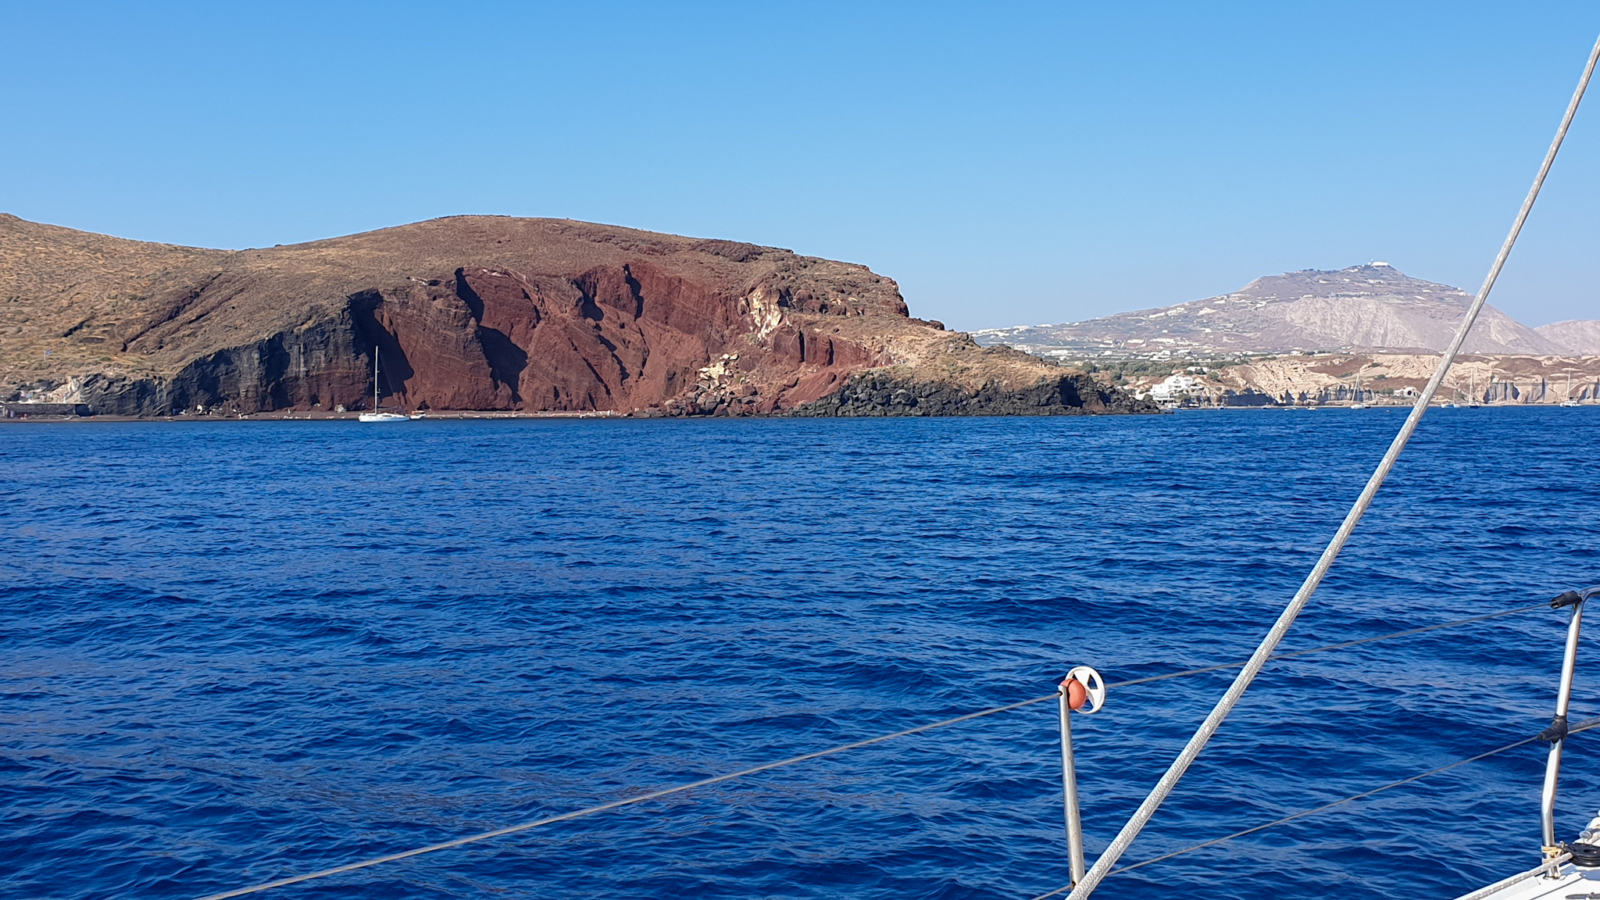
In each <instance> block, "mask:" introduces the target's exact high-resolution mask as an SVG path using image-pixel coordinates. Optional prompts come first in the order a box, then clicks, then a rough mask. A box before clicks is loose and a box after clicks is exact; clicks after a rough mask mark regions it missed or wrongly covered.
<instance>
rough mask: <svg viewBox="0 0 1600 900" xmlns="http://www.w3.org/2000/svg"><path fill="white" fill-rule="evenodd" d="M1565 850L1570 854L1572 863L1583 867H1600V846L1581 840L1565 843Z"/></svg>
mask: <svg viewBox="0 0 1600 900" xmlns="http://www.w3.org/2000/svg"><path fill="white" fill-rule="evenodd" d="M1566 847H1567V852H1568V853H1571V854H1572V864H1573V865H1575V866H1581V867H1583V868H1585V869H1593V868H1596V867H1600V847H1596V846H1595V845H1594V844H1585V843H1582V842H1579V843H1576V844H1567V845H1566Z"/></svg>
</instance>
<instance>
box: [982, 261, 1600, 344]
mask: <svg viewBox="0 0 1600 900" xmlns="http://www.w3.org/2000/svg"><path fill="white" fill-rule="evenodd" d="M1471 302H1472V297H1471V296H1470V295H1468V294H1467V293H1466V292H1465V291H1463V290H1461V289H1460V288H1455V287H1451V286H1449V285H1446V284H1436V283H1434V282H1432V281H1423V280H1422V279H1420V278H1412V277H1411V276H1409V275H1406V274H1405V273H1404V272H1401V271H1400V270H1399V269H1396V268H1395V267H1394V266H1391V265H1389V264H1388V263H1382V262H1375V263H1372V264H1370V265H1365V266H1351V267H1350V268H1347V269H1339V270H1337V271H1321V270H1314V269H1307V270H1304V271H1301V272H1289V273H1286V274H1283V275H1270V276H1267V277H1265V278H1258V279H1256V280H1255V281H1252V282H1250V283H1249V284H1248V285H1246V286H1245V287H1244V288H1242V289H1241V290H1239V291H1237V292H1235V293H1232V294H1224V295H1222V296H1220V297H1210V298H1207V299H1205V300H1194V301H1191V302H1188V303H1180V304H1178V305H1177V306H1168V307H1163V308H1160V309H1146V310H1140V311H1138V312H1128V313H1118V314H1117V315H1113V316H1106V317H1104V318H1100V319H1091V320H1089V321H1086V322H1069V323H1066V324H1062V325H1031V326H1016V327H1012V328H997V329H988V330H984V331H978V332H974V333H973V336H974V337H975V338H976V339H977V340H978V341H979V342H980V343H984V344H1001V343H1003V344H1010V345H1011V346H1013V347H1016V348H1018V349H1023V350H1030V351H1033V352H1044V353H1054V354H1055V355H1068V354H1079V353H1083V354H1089V355H1097V354H1106V355H1110V354H1134V355H1149V354H1154V353H1159V352H1160V351H1163V350H1171V351H1174V352H1178V351H1183V352H1286V351H1293V350H1305V351H1313V350H1394V351H1429V350H1433V351H1437V350H1442V349H1443V348H1444V347H1445V346H1446V345H1447V344H1448V343H1449V342H1450V337H1451V335H1452V334H1453V333H1454V331H1455V328H1456V325H1457V323H1458V322H1459V321H1460V319H1461V314H1462V313H1463V312H1464V311H1465V310H1466V308H1467V306H1468V305H1469V304H1470V303H1471ZM1580 344H1581V345H1582V346H1585V347H1588V348H1590V349H1588V350H1585V351H1583V352H1600V323H1595V322H1567V323H1560V324H1559V325H1550V326H1546V328H1545V329H1537V330H1536V329H1533V328H1529V327H1528V326H1526V325H1523V324H1521V323H1520V322H1517V321H1516V320H1515V319H1512V318H1511V317H1510V316H1508V315H1506V314H1505V313H1503V312H1501V311H1500V310H1498V309H1495V308H1494V307H1492V306H1490V307H1487V308H1485V309H1484V311H1483V313H1482V314H1481V315H1480V316H1479V318H1478V322H1477V324H1476V325H1474V326H1473V329H1472V334H1471V336H1470V337H1469V338H1468V339H1467V344H1466V350H1467V352H1469V353H1498V354H1506V353H1516V354H1535V355H1559V354H1563V353H1573V352H1577V351H1575V350H1574V349H1572V348H1573V347H1575V346H1578V345H1580Z"/></svg>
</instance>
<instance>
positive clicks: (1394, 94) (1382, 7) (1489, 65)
mask: <svg viewBox="0 0 1600 900" xmlns="http://www.w3.org/2000/svg"><path fill="white" fill-rule="evenodd" d="M1597 32H1600V5H1597V4H1593V3H1590V2H1551V3H1538V2H1531V3H1527V4H1522V5H1518V6H1517V7H1516V8H1515V9H1513V8H1512V7H1509V6H1507V5H1505V4H1503V3H1493V4H1491V3H1476V2H1470V0H1464V2H1450V3H1429V2H1418V3H1392V2H1391V3H1363V2H1340V3H1331V2H1330V3H1311V2H1287V3H1285V2H1275V3H1248V2H1237V3H1140V2H1127V3H1105V2H1100V3H1087V2H1054V3H1038V4H1033V3H1003V4H982V3H970V2H969V3H949V4H946V3H940V2H924V3H915V4H912V3H907V4H896V3H888V2H880V3H871V2H859V0H858V2H853V3H795V4H761V3H748V2H745V3H727V4H715V3H649V4H643V3H641V4H631V3H614V2H603V0H601V2H590V3H571V2H564V3H552V4H541V3H516V4H513V3H506V4H490V3H475V2H470V0H459V2H452V3H436V4H413V3H404V2H393V3H386V4H360V3H340V2H326V3H317V4H297V3H271V4H268V3H257V4H219V3H196V4H172V3H161V2H148V3H141V4H103V5H102V4H86V3H76V4H74V3H24V2H16V0H0V41H3V42H4V46H5V63H4V66H3V67H0V114H3V115H4V117H5V122H6V124H7V127H6V129H5V132H4V134H5V136H4V138H3V139H0V211H3V212H10V213H13V214H15V215H18V216H21V217H23V218H25V219H31V220H35V221H42V222H49V223H52V224H57V225H65V226H68V227H72V228H79V229H84V230H87V231H96V232H102V233H108V234H114V235H117V236H121V237H128V238H135V239H140V240H155V241H166V242H170V243H180V244H194V245H200V246H207V247H227V248H242V247H255V246H270V245H272V244H279V243H294V242H298V241H306V240H314V239H318V238H324V237H332V236H336V235H340V234H348V233H353V232H358V231H366V230H370V229H374V228H381V227H386V226H390V225H397V224H402V223H406V222H412V221H418V220H421V219H428V218H432V217H435V216H443V215H454V214H462V213H492V214H504V215H514V216H551V217H561V218H573V219H581V220H586V221H594V222H605V223H610V224H616V225H627V226H631V227H636V228H645V229H650V230H655V231H666V232H673V233H678V234H689V235H695V236H705V237H721V238H729V239H733V240H741V241H750V242H753V243H759V244H767V245H773V246H779V247H786V248H790V249H793V250H795V251H797V252H799V253H803V254H807V255H813V256H823V257H829V258H833V259H843V260H848V261H851V262H858V263H862V264H865V265H867V266H870V267H871V268H872V269H873V270H874V271H876V272H879V273H881V274H884V275H887V276H890V277H892V278H894V279H896V280H897V281H898V282H899V284H900V286H901V290H902V292H903V293H904V294H905V297H906V300H907V302H908V303H909V304H910V306H911V310H912V314H913V315H918V316H922V317H925V318H935V319H940V320H942V321H944V322H946V323H947V324H948V325H950V326H951V327H955V328H962V329H976V328H989V327H1001V326H1005V325H1013V324H1031V323H1043V322H1061V321H1071V320H1079V319H1084V318H1089V317H1093V316H1097V315H1105V314H1110V313H1113V312H1118V311H1123V310H1130V309H1138V308H1144V307H1151V306H1163V305H1167V304H1171V303H1178V302H1182V301H1186V300H1193V299H1198V298H1201V297H1207V296H1211V295H1214V294H1219V293H1225V292H1227V291H1230V290H1234V289H1237V288H1239V287H1241V286H1243V285H1244V284H1246V283H1247V282H1249V281H1250V280H1252V279H1254V278H1256V277H1258V276H1261V275H1266V274H1274V273H1278V272H1284V271H1290V270H1296V269H1304V268H1340V267H1344V266H1348V265H1355V264H1360V263H1365V262H1368V261H1371V260H1380V259H1381V260H1386V261H1388V262H1390V263H1392V264H1394V265H1395V266H1397V267H1398V268H1400V269H1401V270H1402V271H1405V272H1407V273H1408V274H1411V275H1415V276H1417V277H1421V278H1427V279H1429V280H1433V281H1441V282H1445V283H1448V284H1454V285H1458V286H1461V287H1463V288H1466V289H1467V290H1469V291H1472V290H1475V289H1476V288H1477V286H1478V284H1479V283H1480V282H1481V281H1482V279H1483V276H1484V274H1485V273H1486V272H1487V270H1488V267H1489V263H1490V261H1491V259H1492V258H1493V256H1494V253H1495V251H1496V250H1497V249H1498V247H1499V243H1500V241H1501V240H1502V238H1503V237H1504V236H1505V233H1506V230H1507V228H1508V227H1509V225H1510V222H1511V218H1512V216H1513V214H1514V213H1515V211H1516V207H1517V205H1518V204H1519V203H1520V202H1521V199H1522V197H1523V195H1524V194H1525V193H1526V191H1527V189H1528V185H1529V183H1530V182H1531V181H1532V177H1533V175H1534V172H1535V171H1536V169H1537V167H1538V163H1539V160H1540V158H1541V156H1542V155H1543V152H1544V149H1545V147H1546V146H1547V145H1548V143H1549V141H1550V138H1551V136H1552V134H1553V133H1554V131H1555V127H1556V125H1557V123H1558V121H1559V119H1560V116H1561V112H1562V110H1563V108H1564V107H1565V104H1566V102H1567V99H1568V97H1569V96H1570V94H1571V92H1572V88H1573V87H1574V85H1575V84H1576V83H1577V79H1578V75H1579V73H1580V70H1581V68H1582V65H1583V62H1584V59H1585V57H1586V55H1587V53H1588V51H1589V48H1590V47H1591V46H1592V45H1593V43H1594V40H1595V37H1596V34H1597ZM1597 199H1600V86H1597V87H1596V89H1595V91H1594V92H1593V94H1592V95H1591V96H1590V98H1589V102H1588V105H1587V106H1586V108H1585V109H1583V110H1580V112H1579V115H1578V119H1577V123H1576V124H1575V125H1574V127H1573V129H1572V132H1571V134H1570V136H1569V137H1568V140H1567V144H1566V146H1565V147H1564V149H1563V151H1562V157H1561V158H1560V159H1559V160H1558V162H1557V164H1556V168H1555V170H1554V172H1553V173H1552V175H1551V177H1550V180H1549V181H1548V182H1547V184H1546V188H1545V193H1544V195H1543V197H1542V198H1541V200H1540V205H1539V206H1538V207H1537V208H1536V209H1535V211H1534V214H1533V217H1532V219H1531V220H1530V222H1529V225H1528V227H1527V229H1526V230H1525V231H1524V233H1523V237H1522V240H1521V242H1520V243H1519V244H1518V247H1517V250H1516V252H1515V253H1514V254H1513V255H1512V258H1511V262H1510V264H1509V265H1508V266H1507V268H1506V272H1505V275H1504V276H1503V277H1502V279H1501V282H1500V285H1499V287H1497V288H1496V292H1495V295H1494V297H1493V300H1492V302H1493V303H1494V304H1495V305H1497V306H1499V307H1500V308H1502V309H1504V310H1506V311H1507V312H1508V313H1510V314H1511V315H1513V316H1514V317H1516V318H1518V319H1519V320H1521V321H1523V322H1526V323H1528V324H1531V325H1539V324H1544V323H1546V322H1551V321H1558V320H1563V319H1574V318H1600V304H1597V303H1596V301H1597V299H1600V289H1597V285H1600V253H1597V252H1596V247H1597V241H1596V238H1597V237H1600V227H1597V226H1600V214H1597V212H1596V209H1597V206H1596V202H1595V201H1596V200H1597Z"/></svg>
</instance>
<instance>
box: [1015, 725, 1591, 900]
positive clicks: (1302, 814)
mask: <svg viewBox="0 0 1600 900" xmlns="http://www.w3.org/2000/svg"><path fill="white" fill-rule="evenodd" d="M1597 726H1600V718H1596V719H1588V720H1585V721H1584V722H1581V723H1579V724H1578V725H1575V726H1573V727H1572V728H1570V729H1568V730H1567V735H1568V736H1571V735H1574V734H1578V733H1580V732H1584V731H1588V730H1590V729H1591V728H1595V727H1597ZM1537 740H1539V736H1538V735H1534V736H1532V737H1525V738H1523V739H1522V740H1520V741H1512V742H1511V743H1509V744H1506V745H1504V746H1500V747H1496V748H1494V749H1493V750H1485V751H1484V752H1482V753H1479V754H1477V755H1476V756H1469V757H1467V758H1466V759H1458V760H1456V761H1455V762H1453V763H1446V764H1444V765H1442V766H1439V767H1438V768H1434V769H1429V770H1428V771H1426V772H1418V773H1417V774H1415V775H1411V776H1408V777H1406V778H1401V779H1399V780H1397V781H1391V782H1389V783H1388V784H1385V785H1380V786H1378V787H1375V788H1370V789H1368V790H1365V791H1362V792H1361V793H1359V794H1351V795H1350V796H1348V797H1341V798H1340V799H1338V800H1332V801H1329V802H1327V803H1324V804H1322V805H1320V806H1313V807H1311V808H1310V809H1302V810H1300V811H1299V812H1297V813H1291V814H1290V815H1287V816H1284V817H1283V818H1281V819H1273V820H1272V821H1271V822H1265V823H1262V824H1260V825H1255V826H1252V827H1250V828H1246V829H1244V830H1242V831H1235V832H1233V833H1232V834H1225V835H1223V836H1222V837H1218V838H1212V839H1211V840H1208V841H1201V842H1200V843H1198V844H1191V845H1189V846H1187V847H1184V848H1182V849H1181V850H1173V851H1172V852H1170V853H1163V854H1161V855H1160V856H1152V857H1151V858H1149V859H1142V860H1140V861H1138V862H1136V863H1132V864H1130V865H1126V866H1122V867H1120V868H1116V869H1112V870H1111V871H1110V872H1108V873H1107V877H1109V876H1111V875H1120V874H1122V873H1123V872H1132V871H1133V870H1134V869H1142V868H1144V867H1145V866H1149V865H1154V864H1156V863H1158V862H1165V861H1167V860H1169V859H1172V858H1174V857H1178V856H1183V855H1185V854H1187V853H1193V852H1195V851H1196V850H1204V849H1206V848H1207V847H1215V846H1217V845H1218V844H1225V843H1227V842H1228V841H1231V840H1233V839H1234V838H1241V837H1244V836H1245V835H1250V834H1255V833H1256V832H1258V831H1266V830H1267V829H1268V828H1276V827H1277V826H1279V825H1287V824H1288V823H1290V822H1293V821H1296V820H1298V819H1304V818H1306V817H1307V816H1312V815H1316V814H1317V813H1320V812H1325V811H1327V810H1330V809H1333V808H1334V807H1336V806H1342V805H1344V804H1346V803H1351V802H1354V801H1356V800H1364V799H1366V798H1368V797H1371V796H1373V795H1375V794H1381V793H1383V792H1384V791H1390V790H1394V789H1395V788H1397V787H1404V786H1406V785H1408V784H1411V783H1413V782H1417V781H1421V780H1422V779H1424V778H1430V777H1432V776H1434V775H1438V774H1441V773H1443V772H1448V771H1450V770H1451V769H1455V768H1458V767H1460V766H1464V765H1466V764H1468V763H1475V762H1478V761H1479V760H1483V759H1488V758H1489V757H1491V756H1498V755H1500V754H1502V753H1506V752H1508V751H1511V750H1515V749H1517V748H1518V747H1522V746H1525V745H1527V744H1531V743H1534V742H1535V741H1537ZM1547 868H1549V863H1546V864H1544V865H1541V866H1540V867H1539V868H1537V869H1533V870H1532V871H1533V872H1534V873H1538V872H1542V871H1544V870H1545V869H1547ZM1513 878H1514V879H1516V880H1520V876H1513ZM1504 883H1513V882H1510V881H1508V882H1504ZM1070 890H1072V885H1070V884H1069V885H1064V886H1062V887H1059V888H1056V889H1055V890H1053V891H1050V892H1048V893H1044V894H1040V895H1038V896H1036V897H1034V898H1033V900H1046V898H1048V897H1057V896H1060V895H1061V894H1065V893H1066V892H1068V891H1070Z"/></svg>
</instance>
